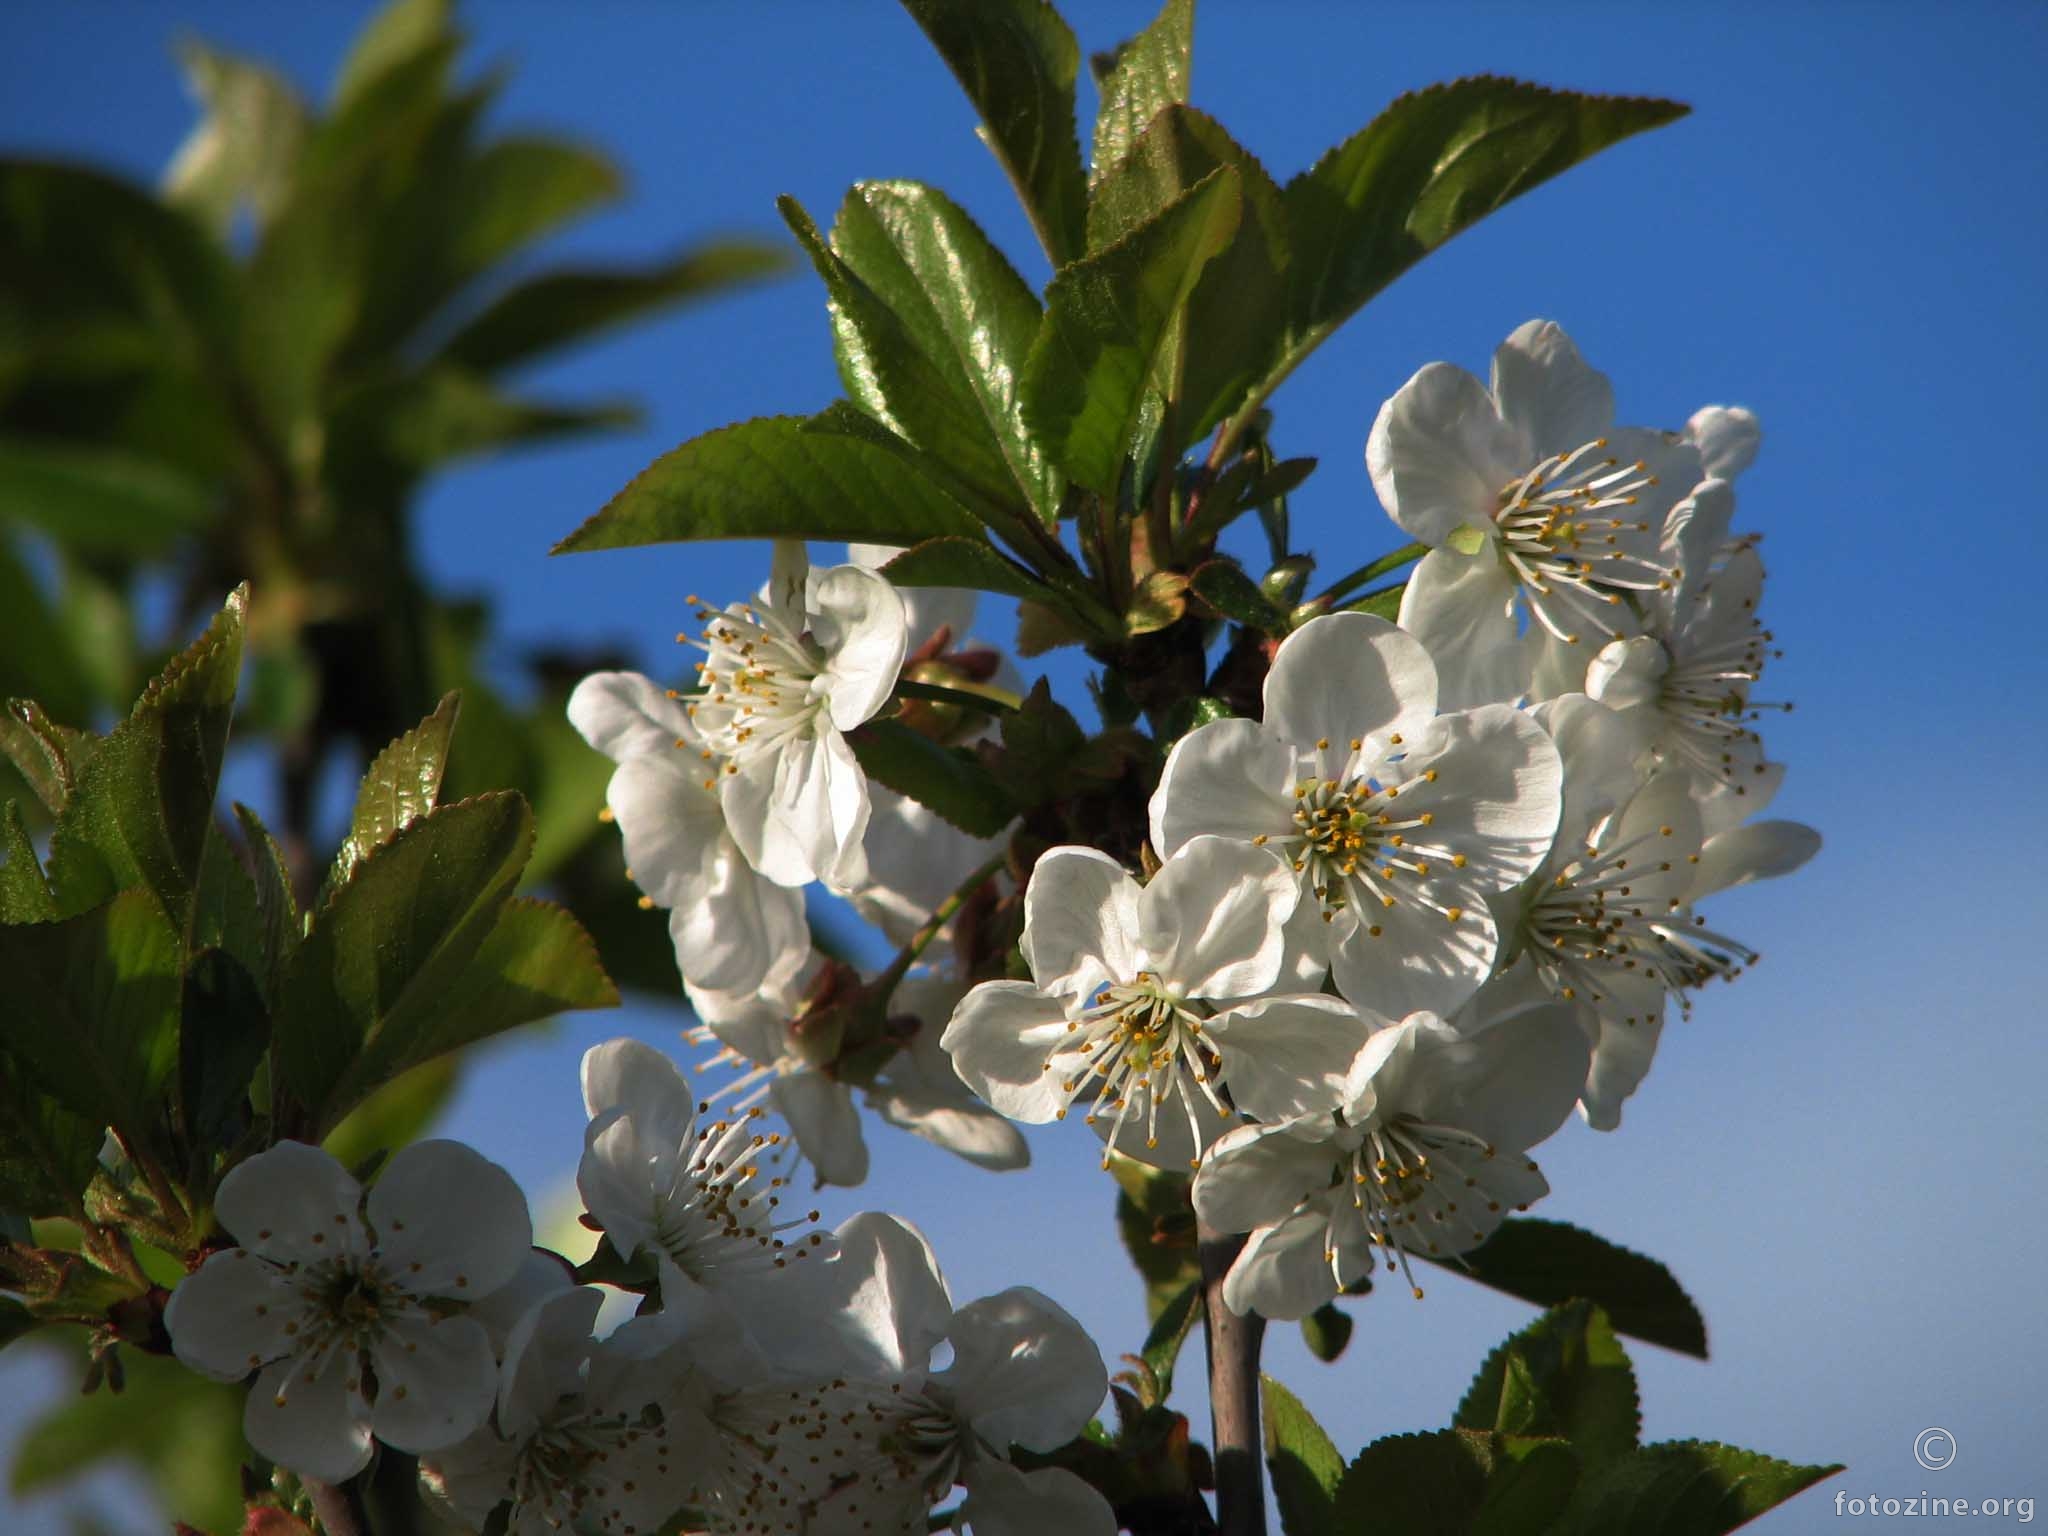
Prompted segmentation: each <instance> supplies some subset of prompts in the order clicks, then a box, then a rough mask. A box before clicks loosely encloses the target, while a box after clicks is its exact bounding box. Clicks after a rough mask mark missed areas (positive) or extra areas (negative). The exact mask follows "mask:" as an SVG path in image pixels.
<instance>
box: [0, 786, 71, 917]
mask: <svg viewBox="0 0 2048 1536" xmlns="http://www.w3.org/2000/svg"><path fill="white" fill-rule="evenodd" d="M0 852H5V854H6V856H7V862H6V863H4V864H0V923H43V922H48V921H49V920H50V919H51V918H53V917H55V916H56V915H57V900H56V898H55V897H54V896H52V895H51V894H50V882H49V881H47V880H45V879H44V878H43V864H42V860H41V859H39V858H37V857H36V845H35V843H34V842H33V841H32V840H31V839H30V838H29V835H28V828H27V827H26V826H24V825H23V824H22V820H21V807H20V806H18V805H16V804H15V803H14V802H13V801H12V800H10V801H8V802H7V805H6V807H5V809H4V810H0Z"/></svg>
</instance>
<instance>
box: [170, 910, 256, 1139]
mask: <svg viewBox="0 0 2048 1536" xmlns="http://www.w3.org/2000/svg"><path fill="white" fill-rule="evenodd" d="M269 1046H270V1011H269V1009H267V1008H266V1007H265V1006H264V1002H263V991H262V988H261V987H260V986H258V984H257V981H256V978H255V977H254V976H252V975H250V974H249V972H248V970H247V969H246V968H245V967H244V966H243V965H242V963H241V962H240V961H239V960H237V959H235V958H234V956H232V955H230V954H228V953H226V952H225V951H223V950H218V949H207V950H202V951H200V953H199V954H198V955H196V956H194V957H193V960H192V963H191V965H190V967H189V968H188V969H187V970H186V972H185V1006H184V1015H183V1019H182V1023H181V1025H180V1030H179V1038H178V1060H179V1066H178V1078H179V1095H180V1099H181V1102H182V1104H183V1106H184V1120H185V1135H186V1137H187V1138H188V1140H189V1142H190V1144H191V1145H192V1146H193V1147H194V1148H209V1147H214V1146H218V1145H220V1144H221V1143H223V1142H224V1141H231V1140H232V1139H233V1135H234V1130H235V1126H236V1124H237V1122H238V1121H239V1120H240V1119H242V1118H243V1117H245V1116H246V1115H247V1113H248V1108H249V1079H250V1078H252V1077H254V1076H255V1075H256V1068H257V1065H258V1064H259V1063H260V1062H261V1061H262V1060H263V1053H264V1051H266V1050H267V1049H269Z"/></svg>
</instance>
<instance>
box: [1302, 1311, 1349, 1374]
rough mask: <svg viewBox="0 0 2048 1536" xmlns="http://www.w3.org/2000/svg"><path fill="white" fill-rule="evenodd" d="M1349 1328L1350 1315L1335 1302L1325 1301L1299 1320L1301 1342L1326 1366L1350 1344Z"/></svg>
mask: <svg viewBox="0 0 2048 1536" xmlns="http://www.w3.org/2000/svg"><path fill="white" fill-rule="evenodd" d="M1351 1328H1352V1324H1351V1314H1350V1313H1349V1312H1346V1311H1345V1310H1344V1309H1343V1308H1342V1307H1340V1306H1338V1305H1337V1304H1336V1303H1335V1302H1330V1301H1326V1302H1324V1303H1323V1304H1322V1305H1321V1306H1320V1307H1317V1308H1316V1309H1315V1311H1313V1312H1311V1313H1309V1315H1308V1316H1307V1317H1304V1318H1303V1319H1302V1320H1301V1341H1302V1343H1304V1344H1306V1345H1307V1346H1308V1352H1309V1353H1310V1354H1312V1355H1314V1356H1315V1357H1316V1358H1317V1359H1318V1360H1320V1361H1322V1362H1323V1364H1325V1365H1328V1364H1330V1363H1331V1362H1332V1361H1334V1360H1336V1359H1337V1358H1338V1357H1339V1356H1340V1355H1342V1354H1343V1353H1344V1349H1345V1346H1346V1345H1348V1344H1349V1343H1350V1342H1351Z"/></svg>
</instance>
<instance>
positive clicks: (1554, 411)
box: [1493, 320, 1614, 467]
mask: <svg viewBox="0 0 2048 1536" xmlns="http://www.w3.org/2000/svg"><path fill="white" fill-rule="evenodd" d="M1493 396H1494V399H1495V400H1497V401H1498V402H1499V404H1500V414H1501V416H1502V418H1503V419H1504V420H1506V421H1507V422H1509V423H1510V424H1511V425H1513V426H1516V427H1518V428H1520V429H1521V432H1522V434H1523V435H1524V436H1525V437H1526V438H1527V439H1528V441H1529V445H1530V446H1531V447H1532V448H1534V449H1535V450H1536V455H1535V456H1536V457H1537V458H1544V457H1547V456H1549V455H1550V454H1553V453H1564V452H1567V451H1569V450H1570V449H1573V448H1576V447H1578V446H1579V445H1580V444H1582V443H1590V442H1592V441H1593V439H1595V438H1596V437H1601V436H1604V435H1606V434H1607V431H1608V429H1609V428H1610V427H1612V426H1613V425H1614V386H1613V385H1612V384H1610V383H1609V382H1608V380H1607V375H1606V374H1604V373H1601V372H1599V371H1598V370H1597V369H1594V368H1592V367H1589V366H1588V365H1587V363H1586V360H1585V359H1584V358H1583V357H1581V356H1580V355H1579V349H1578V348H1577V347H1576V346H1574V345H1573V343H1572V339H1571V337H1569V336H1567V335H1565V333H1564V329H1563V327H1561V326H1559V325H1558V324H1557V322H1556V321H1554V320H1529V321H1525V322H1524V323H1523V324H1521V325H1519V326H1517V327H1515V330H1514V332H1513V334H1512V335H1510V336H1509V337H1508V339H1507V340H1506V341H1504V342H1502V343H1501V344H1500V346H1499V348H1498V349H1496V350H1495V352H1494V354H1493ZM1530 467H1533V461H1532V466H1530Z"/></svg>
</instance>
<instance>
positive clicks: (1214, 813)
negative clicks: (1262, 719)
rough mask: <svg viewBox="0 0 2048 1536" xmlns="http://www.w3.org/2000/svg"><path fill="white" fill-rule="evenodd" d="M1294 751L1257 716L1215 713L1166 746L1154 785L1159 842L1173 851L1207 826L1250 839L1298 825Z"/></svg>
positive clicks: (1165, 855) (1155, 843)
mask: <svg viewBox="0 0 2048 1536" xmlns="http://www.w3.org/2000/svg"><path fill="white" fill-rule="evenodd" d="M1294 761H1295V758H1294V751H1293V749H1292V748H1291V747H1289V746H1288V745H1287V744H1286V743H1285V742H1283V741H1281V740H1280V739H1279V738H1277V737H1275V736H1273V735H1272V734H1270V733H1269V732H1268V731H1266V730H1265V729H1264V728H1263V727H1262V726H1261V725H1260V724H1259V723H1258V722H1257V721H1256V720H1216V721H1212V722H1211V723H1209V724H1208V725H1205V726H1203V727H1201V728H1200V729H1199V730H1195V731H1190V732H1189V733H1188V734H1187V735H1185V736H1183V737H1181V739H1180V740H1179V741H1177V742H1175V743H1174V745H1173V750H1172V751H1171V752H1170V753H1168V754H1167V758H1166V768H1165V770H1164V771H1163V772H1162V773H1161V774H1160V775H1159V787H1158V788H1157V789H1156V790H1154V791H1153V792H1152V804H1151V822H1152V848H1153V851H1154V852H1156V853H1157V854H1158V855H1159V857H1160V858H1162V859H1170V858H1172V857H1173V856H1174V855H1175V854H1176V853H1178V852H1179V851H1180V850H1181V849H1182V848H1184V847H1185V846H1186V845H1187V843H1188V842H1189V840H1190V839H1192V838H1196V837H1201V836H1203V835H1205V834H1207V835H1213V836H1216V837H1229V838H1235V839H1237V840H1238V841H1240V842H1246V843H1248V842H1250V841H1252V839H1254V838H1257V837H1285V836H1287V835H1288V834H1289V833H1291V832H1292V831H1293V830H1294V797H1293V794H1292V793H1291V791H1292V789H1293V787H1294Z"/></svg>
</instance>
